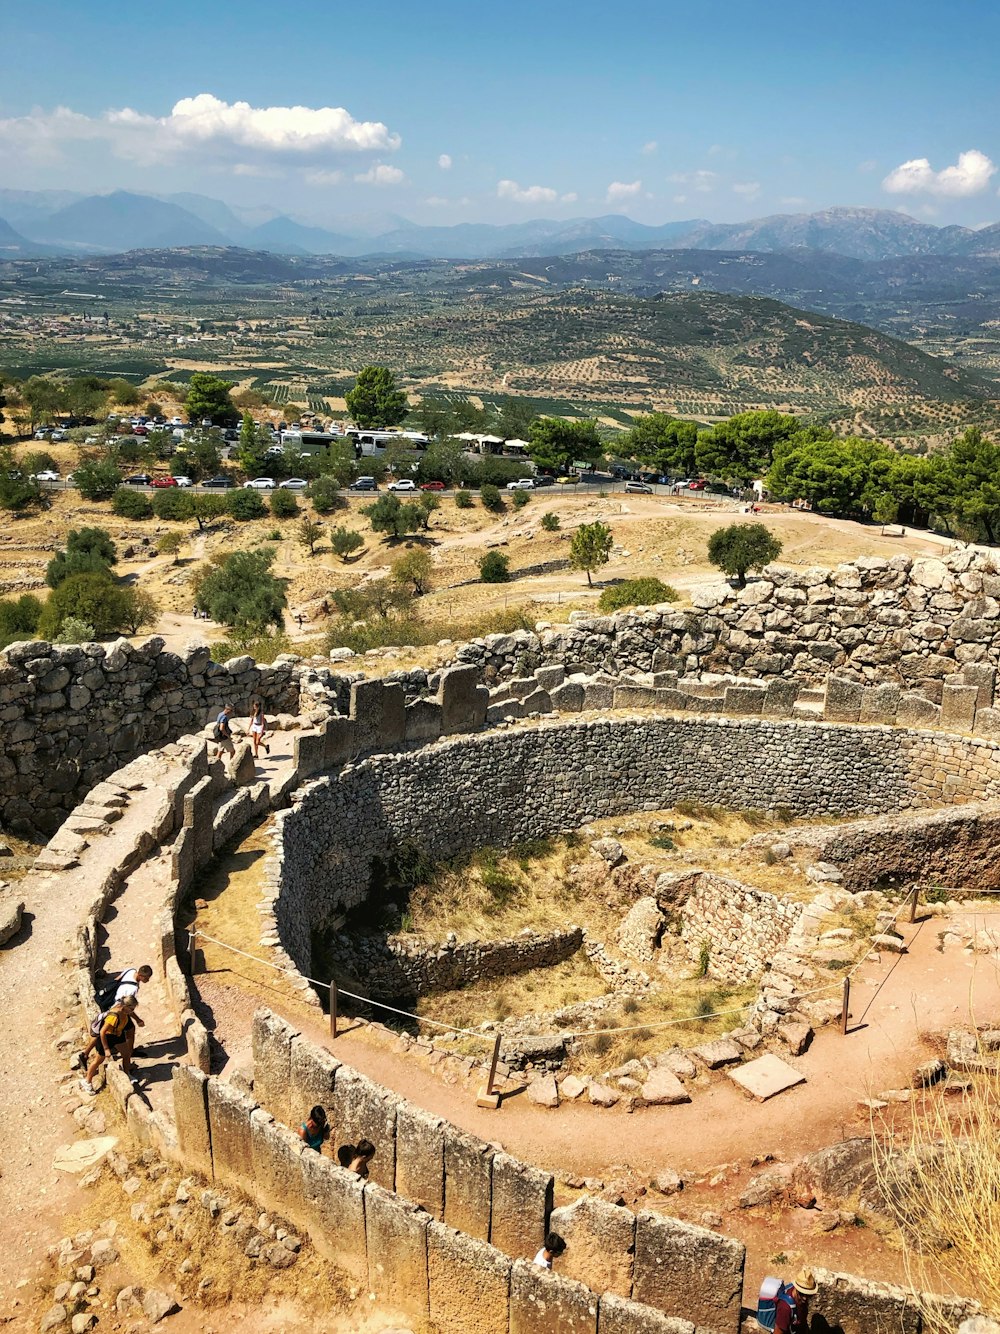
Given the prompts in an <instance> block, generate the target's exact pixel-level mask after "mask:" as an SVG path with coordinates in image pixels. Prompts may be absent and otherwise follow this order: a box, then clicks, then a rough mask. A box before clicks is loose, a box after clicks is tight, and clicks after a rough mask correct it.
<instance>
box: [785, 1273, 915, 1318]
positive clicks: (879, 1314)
mask: <svg viewBox="0 0 1000 1334" xmlns="http://www.w3.org/2000/svg"><path fill="white" fill-rule="evenodd" d="M814 1272H815V1274H816V1284H817V1286H818V1287H819V1292H818V1293H817V1294H816V1296H815V1297H813V1298H812V1300H811V1302H810V1314H811V1317H812V1321H811V1323H812V1325H813V1327H814V1328H816V1327H817V1323H818V1322H821V1323H822V1324H823V1326H824V1327H826V1328H828V1329H836V1330H838V1331H840V1330H842V1331H843V1334H917V1331H918V1330H919V1329H920V1328H921V1321H920V1311H919V1309H918V1308H917V1305H916V1303H915V1302H914V1300H913V1297H912V1296H911V1295H910V1294H909V1293H907V1292H906V1291H905V1289H903V1288H900V1287H897V1286H896V1285H895V1284H894V1283H873V1282H870V1281H869V1280H868V1279H863V1278H856V1277H855V1276H854V1275H853V1274H836V1273H832V1272H831V1271H830V1270H828V1269H816V1270H815V1271H814Z"/></svg>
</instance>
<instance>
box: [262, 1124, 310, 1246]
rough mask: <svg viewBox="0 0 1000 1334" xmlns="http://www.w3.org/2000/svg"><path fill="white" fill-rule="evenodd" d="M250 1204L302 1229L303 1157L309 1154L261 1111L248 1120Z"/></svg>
mask: <svg viewBox="0 0 1000 1334" xmlns="http://www.w3.org/2000/svg"><path fill="white" fill-rule="evenodd" d="M250 1147H251V1152H252V1155H253V1172H254V1200H255V1201H256V1202H258V1203H260V1204H262V1205H263V1206H264V1207H265V1208H267V1209H273V1210H274V1211H275V1213H277V1214H280V1215H281V1217H282V1218H285V1219H287V1220H288V1221H289V1222H290V1223H294V1224H295V1225H296V1227H302V1226H305V1224H306V1222H307V1221H308V1211H307V1210H306V1208H305V1197H304V1194H303V1190H302V1164H301V1161H300V1160H301V1158H302V1155H303V1153H310V1154H311V1153H313V1152H314V1151H313V1150H312V1149H307V1148H306V1146H305V1145H304V1144H303V1142H302V1140H301V1139H299V1137H298V1135H297V1134H295V1132H294V1131H292V1130H290V1129H289V1128H288V1127H287V1126H282V1125H279V1124H278V1123H277V1122H276V1121H275V1120H274V1118H273V1117H272V1116H271V1115H270V1114H269V1113H268V1112H265V1111H263V1110H262V1109H261V1108H259V1107H258V1108H257V1110H256V1111H255V1112H252V1113H251V1116H250Z"/></svg>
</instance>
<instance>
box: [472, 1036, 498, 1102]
mask: <svg viewBox="0 0 1000 1334" xmlns="http://www.w3.org/2000/svg"><path fill="white" fill-rule="evenodd" d="M499 1059H500V1034H499V1033H498V1034H497V1036H496V1041H495V1042H494V1044H493V1055H492V1057H491V1058H490V1073H489V1075H488V1076H487V1079H486V1083H485V1084H484V1085H483V1087H482V1088H481V1089H480V1090H479V1093H478V1095H477V1097H476V1106H477V1107H485V1108H487V1109H488V1110H489V1111H491V1112H495V1111H496V1110H497V1109H498V1108H499V1106H500V1094H499V1093H497V1092H496V1090H495V1089H494V1087H493V1081H494V1079H495V1078H496V1073H497V1061H498V1060H499Z"/></svg>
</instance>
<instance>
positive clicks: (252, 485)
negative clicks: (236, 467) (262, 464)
mask: <svg viewBox="0 0 1000 1334" xmlns="http://www.w3.org/2000/svg"><path fill="white" fill-rule="evenodd" d="M243 487H244V490H249V491H273V490H274V487H275V481H274V478H273V477H255V478H254V479H253V481H252V482H244V483H243Z"/></svg>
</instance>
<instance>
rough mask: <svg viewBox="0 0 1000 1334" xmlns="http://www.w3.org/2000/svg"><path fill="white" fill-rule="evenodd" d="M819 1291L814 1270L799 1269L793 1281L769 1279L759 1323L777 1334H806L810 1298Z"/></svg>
mask: <svg viewBox="0 0 1000 1334" xmlns="http://www.w3.org/2000/svg"><path fill="white" fill-rule="evenodd" d="M818 1291H819V1288H818V1286H817V1284H816V1275H815V1274H814V1273H813V1271H812V1270H811V1269H802V1270H800V1271H799V1273H798V1275H797V1277H796V1279H795V1282H794V1283H783V1282H782V1281H781V1279H777V1278H766V1279H765V1280H764V1282H763V1284H762V1285H761V1289H760V1300H759V1301H758V1303H757V1323H758V1325H760V1327H761V1328H762V1329H766V1330H774V1331H775V1334H806V1331H807V1330H808V1328H809V1298H810V1297H814V1296H815V1295H816V1293H817V1292H818Z"/></svg>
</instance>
